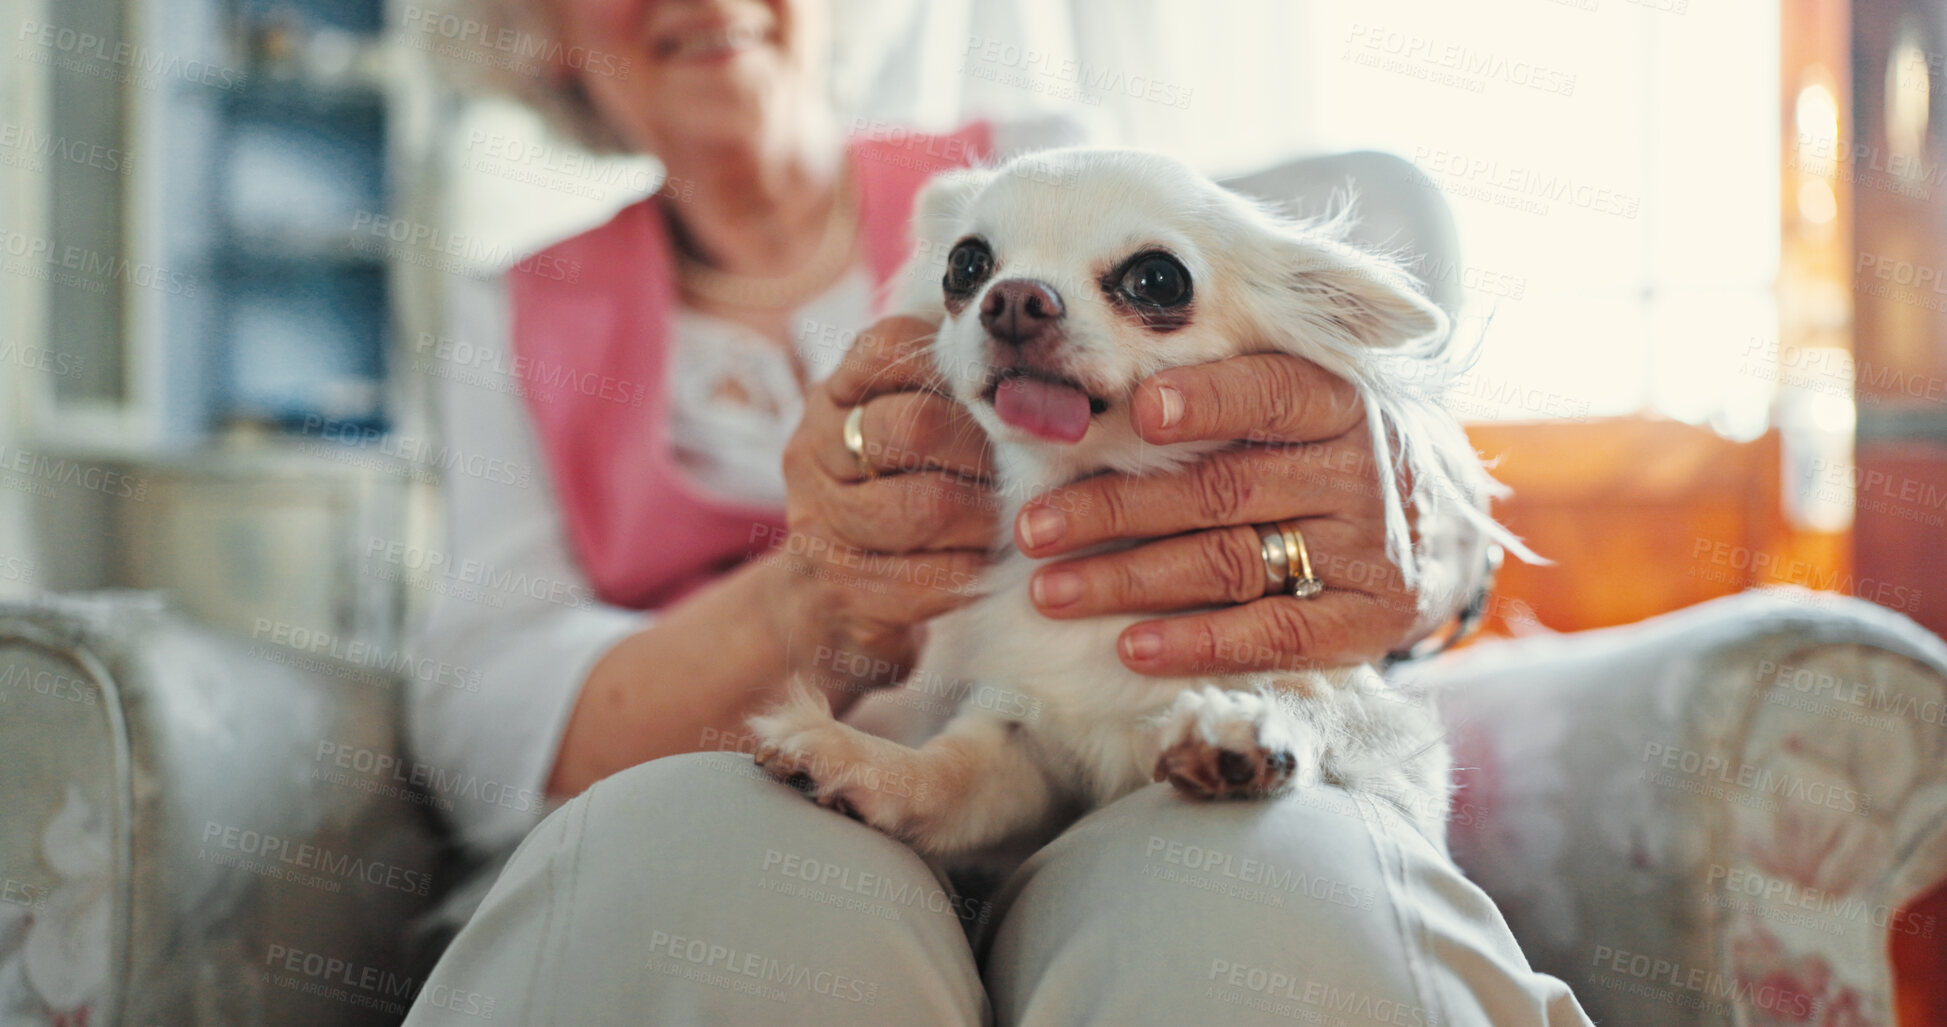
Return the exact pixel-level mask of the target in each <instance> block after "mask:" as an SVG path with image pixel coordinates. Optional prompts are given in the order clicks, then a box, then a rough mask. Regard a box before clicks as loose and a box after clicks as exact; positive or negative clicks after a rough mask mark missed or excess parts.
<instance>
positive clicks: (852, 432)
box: [845, 403, 879, 478]
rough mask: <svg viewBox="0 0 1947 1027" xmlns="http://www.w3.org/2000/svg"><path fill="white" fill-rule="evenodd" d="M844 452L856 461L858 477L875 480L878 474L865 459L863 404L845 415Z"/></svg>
mask: <svg viewBox="0 0 1947 1027" xmlns="http://www.w3.org/2000/svg"><path fill="white" fill-rule="evenodd" d="M845 451H846V452H847V453H850V454H852V459H853V460H856V461H858V465H859V477H861V478H875V477H878V474H879V472H878V471H876V470H874V469H873V467H872V461H870V460H867V459H866V458H865V404H863V403H860V404H859V405H858V406H855V407H853V408H852V412H851V413H849V414H846V415H845Z"/></svg>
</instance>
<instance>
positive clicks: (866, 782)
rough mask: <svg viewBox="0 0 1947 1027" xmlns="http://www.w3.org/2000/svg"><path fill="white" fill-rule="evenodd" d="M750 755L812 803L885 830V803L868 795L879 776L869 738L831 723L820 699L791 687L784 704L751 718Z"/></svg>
mask: <svg viewBox="0 0 1947 1027" xmlns="http://www.w3.org/2000/svg"><path fill="white" fill-rule="evenodd" d="M750 727H751V730H752V731H753V732H755V733H756V735H757V749H756V751H755V752H754V754H753V755H754V757H755V759H756V761H757V765H758V766H759V767H761V768H762V769H763V770H764V772H765V773H766V774H769V775H770V776H771V777H772V778H774V779H776V780H778V781H782V782H784V783H785V784H788V785H790V786H791V787H793V788H796V789H797V790H798V791H800V792H803V793H804V794H805V795H806V796H808V797H809V798H810V799H811V800H812V801H813V802H816V803H817V804H818V805H820V806H824V807H827V808H829V809H833V810H837V811H838V812H840V813H843V814H845V815H846V816H848V817H851V818H852V819H853V820H860V821H864V822H866V823H868V824H871V825H872V826H873V827H877V828H879V829H880V830H884V831H888V832H890V830H891V828H892V826H893V825H891V824H889V823H884V822H882V821H884V820H885V819H886V817H885V816H884V814H886V813H889V812H890V811H886V810H882V809H881V807H882V806H884V805H885V804H884V803H883V802H882V801H875V800H876V799H877V797H876V796H874V795H873V794H872V793H873V791H874V789H873V787H872V786H873V785H874V784H875V783H876V782H877V781H878V779H879V778H880V777H881V776H882V775H881V774H879V773H878V772H876V771H875V770H874V769H873V768H872V764H871V756H872V754H871V752H870V751H869V750H870V748H871V745H870V741H871V739H870V736H868V735H865V734H864V733H862V732H860V731H859V730H858V729H857V728H852V727H848V726H846V725H844V724H841V723H839V722H838V721H837V720H835V719H833V717H832V714H831V708H830V707H828V706H827V705H825V702H824V700H823V698H822V697H821V696H819V695H817V694H815V693H813V692H811V691H809V690H807V689H803V688H793V689H792V691H791V695H790V698H788V699H786V700H785V703H784V705H782V706H779V707H778V708H777V709H774V710H772V711H771V712H769V713H766V714H763V715H761V716H757V717H752V718H751V720H750Z"/></svg>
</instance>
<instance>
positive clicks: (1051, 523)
mask: <svg viewBox="0 0 1947 1027" xmlns="http://www.w3.org/2000/svg"><path fill="white" fill-rule="evenodd" d="M1130 417H1131V418H1132V420H1133V422H1134V427H1135V430H1136V432H1137V433H1138V434H1139V435H1140V436H1141V437H1142V438H1143V439H1145V440H1147V441H1149V442H1152V443H1157V444H1163V443H1172V442H1187V441H1192V440H1225V441H1229V440H1242V441H1247V442H1252V443H1255V444H1252V445H1245V446H1238V447H1233V448H1231V449H1228V450H1225V451H1223V452H1220V453H1216V454H1214V455H1212V456H1210V457H1207V458H1205V459H1203V460H1201V461H1199V462H1197V463H1196V464H1194V465H1192V466H1190V467H1188V468H1185V469H1184V470H1183V471H1181V472H1178V473H1176V474H1171V475H1154V476H1149V477H1141V478H1137V477H1130V476H1128V475H1121V474H1105V475H1100V476H1098V477H1094V478H1089V479H1085V480H1083V481H1080V482H1077V483H1075V484H1073V485H1070V486H1068V487H1066V488H1062V489H1057V490H1055V491H1053V492H1051V493H1050V494H1049V495H1047V496H1044V497H1040V498H1038V499H1037V500H1035V501H1033V502H1030V503H1028V504H1027V505H1026V506H1024V507H1023V508H1022V510H1021V513H1020V515H1019V517H1018V518H1017V519H1016V520H1015V523H1014V537H1015V542H1016V543H1017V544H1018V545H1019V546H1020V547H1021V550H1022V552H1024V553H1027V554H1028V555H1030V556H1035V557H1058V556H1060V555H1062V554H1064V553H1068V552H1072V551H1074V550H1077V549H1081V548H1083V547H1086V546H1090V545H1093V544H1095V543H1099V542H1103V541H1107V540H1111V539H1144V540H1148V541H1145V542H1143V543H1142V544H1140V545H1136V546H1134V547H1131V548H1129V549H1126V550H1122V551H1119V552H1115V553H1110V554H1105V555H1099V556H1090V557H1085V558H1082V559H1074V560H1063V561H1059V562H1054V563H1050V564H1049V565H1048V566H1045V567H1043V568H1041V569H1040V570H1039V571H1038V572H1037V573H1036V575H1035V578H1034V579H1033V582H1032V586H1031V587H1032V595H1033V598H1034V602H1035V605H1036V606H1037V607H1038V608H1039V609H1040V610H1041V612H1042V613H1043V614H1045V615H1047V616H1049V617H1054V618H1071V617H1087V616H1094V615H1099V614H1106V613H1118V612H1126V613H1158V614H1167V613H1181V612H1182V611H1189V610H1199V609H1200V608H1201V611H1202V612H1194V613H1188V614H1184V615H1181V616H1175V617H1164V618H1158V619H1152V620H1145V621H1143V622H1141V623H1138V624H1135V625H1132V626H1131V627H1130V628H1128V629H1127V630H1125V631H1124V632H1123V633H1122V637H1121V639H1120V640H1119V643H1118V648H1119V652H1120V655H1121V657H1122V661H1123V663H1124V664H1126V665H1127V666H1128V667H1129V668H1130V669H1132V670H1136V671H1140V672H1142V673H1146V674H1158V675H1180V674H1206V673H1229V672H1238V671H1250V670H1268V669H1273V668H1294V667H1301V666H1336V665H1343V664H1350V663H1360V662H1367V661H1371V660H1376V659H1378V658H1379V657H1381V656H1383V655H1385V654H1386V653H1387V652H1389V651H1392V650H1394V649H1398V648H1401V647H1402V646H1403V644H1404V643H1406V642H1407V641H1409V640H1410V639H1411V638H1412V637H1414V636H1415V635H1416V634H1417V633H1421V632H1423V631H1424V630H1425V628H1426V627H1428V626H1429V625H1427V624H1425V623H1424V622H1425V620H1426V618H1425V617H1423V616H1422V614H1421V612H1420V611H1419V609H1418V605H1417V604H1418V600H1419V596H1417V595H1416V594H1415V592H1414V590H1412V589H1409V588H1407V587H1406V585H1405V583H1404V580H1403V578H1402V576H1401V574H1400V572H1399V569H1398V568H1397V567H1396V566H1395V565H1394V564H1393V563H1392V561H1391V560H1389V559H1388V558H1387V556H1386V522H1385V502H1384V499H1383V496H1382V494H1381V492H1380V487H1379V472H1378V467H1377V466H1376V465H1375V464H1374V462H1373V454H1372V441H1371V437H1370V434H1369V432H1368V429H1367V427H1366V419H1365V411H1364V409H1363V407H1362V406H1361V404H1360V403H1359V402H1358V396H1357V393H1356V391H1355V390H1354V389H1353V387H1352V386H1351V385H1350V384H1348V383H1346V382H1345V381H1342V380H1340V379H1338V378H1336V377H1334V376H1332V375H1331V374H1329V373H1327V372H1326V371H1325V370H1324V369H1323V368H1320V367H1319V366H1318V365H1316V364H1313V363H1311V362H1310V361H1306V360H1302V359H1299V358H1297V357H1292V356H1286V355H1282V354H1259V355H1251V356H1242V357H1234V358H1232V359H1229V360H1223V361H1218V362H1215V363H1211V364H1204V365H1200V366H1195V367H1179V368H1173V369H1171V370H1168V371H1163V372H1160V373H1158V374H1156V375H1154V376H1152V377H1151V378H1149V379H1148V380H1147V381H1145V382H1143V383H1142V384H1141V385H1140V386H1138V388H1137V390H1136V392H1135V395H1134V398H1133V401H1132V403H1131V409H1130ZM1408 513H1409V517H1410V515H1411V511H1410V509H1409V511H1408ZM1292 518H1296V519H1297V520H1298V525H1299V528H1300V529H1301V530H1302V531H1303V533H1304V536H1305V541H1306V544H1307V548H1308V549H1309V550H1310V553H1311V560H1312V568H1313V572H1314V573H1315V574H1316V575H1317V576H1318V577H1319V578H1320V579H1321V580H1323V581H1324V583H1325V591H1324V592H1323V593H1321V594H1320V595H1318V596H1316V597H1314V598H1311V599H1295V598H1292V597H1290V596H1286V595H1273V596H1265V594H1264V591H1265V567H1264V559H1263V557H1262V555H1261V553H1260V549H1259V541H1258V535H1257V532H1256V531H1255V530H1254V529H1253V528H1252V525H1254V524H1262V523H1268V522H1272V521H1281V520H1287V519H1292ZM1295 574H1296V571H1295V569H1294V576H1295ZM1452 605H1454V606H1455V607H1457V606H1458V603H1454V604H1452ZM1211 607H1215V608H1216V609H1209V608H1211ZM1442 614H1443V615H1444V611H1442ZM1439 619H1442V618H1441V617H1436V618H1434V623H1438V620H1439Z"/></svg>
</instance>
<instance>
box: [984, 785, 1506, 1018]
mask: <svg viewBox="0 0 1947 1027" xmlns="http://www.w3.org/2000/svg"><path fill="white" fill-rule="evenodd" d="M1436 861H1437V862H1438V863H1439V864H1441V865H1445V860H1444V857H1441V856H1440V854H1439V851H1438V850H1437V849H1436V848H1435V847H1434V846H1432V845H1431V844H1430V843H1428V842H1427V841H1426V840H1425V839H1424V838H1421V837H1419V836H1418V835H1417V834H1415V833H1413V830H1412V828H1411V827H1410V826H1408V825H1407V823H1406V821H1405V820H1404V818H1399V817H1389V816H1388V815H1387V814H1385V813H1383V812H1380V811H1377V810H1375V809H1374V808H1373V807H1372V805H1371V804H1370V803H1367V802H1364V801H1362V800H1358V799H1355V798H1354V797H1352V796H1350V795H1348V794H1347V793H1345V792H1343V791H1340V790H1338V789H1311V790H1306V791H1302V792H1299V793H1295V794H1293V795H1290V796H1286V797H1284V798H1281V799H1277V800H1271V801H1265V802H1225V803H1202V802H1194V801H1191V800H1187V799H1184V798H1182V797H1181V796H1178V795H1177V794H1175V793H1174V791H1173V790H1171V789H1169V788H1167V787H1166V786H1160V785H1159V786H1155V787H1151V788H1146V789H1143V790H1142V791H1140V792H1137V793H1136V794H1134V795H1131V796H1129V797H1127V798H1124V799H1122V800H1120V801H1118V802H1116V803H1113V804H1111V805H1110V806H1108V807H1105V808H1103V809H1100V810H1097V811H1096V812H1094V813H1093V814H1091V815H1090V816H1088V817H1086V818H1084V819H1083V820H1082V821H1081V822H1080V823H1078V824H1077V825H1075V827H1073V828H1071V829H1070V830H1069V831H1068V832H1066V833H1065V834H1063V835H1062V836H1061V837H1060V838H1058V839H1057V840H1056V841H1055V842H1054V843H1053V844H1051V845H1049V846H1048V847H1047V848H1046V849H1044V850H1043V851H1042V852H1040V853H1038V854H1037V855H1036V856H1035V857H1034V858H1033V859H1031V860H1030V861H1029V862H1028V864H1027V865H1026V866H1024V867H1023V868H1022V870H1021V872H1020V873H1018V874H1017V875H1016V876H1015V878H1014V879H1013V880H1012V881H1010V882H1009V884H1008V886H1007V888H1006V889H1005V890H1004V892H1003V894H1002V896H1001V900H1000V901H1001V916H1002V919H1001V924H1000V927H999V929H998V930H996V932H995V933H994V936H993V940H992V944H991V946H989V948H988V952H987V968H988V982H989V985H990V989H991V991H992V994H993V998H994V1003H995V1008H996V1011H997V1013H999V1014H1000V1022H1002V1023H1057V1022H1073V1023H1109V1022H1113V1016H1112V1015H1111V1012H1114V1011H1118V1010H1119V1011H1120V1012H1122V1013H1127V1014H1130V1015H1137V1014H1140V1013H1142V1012H1144V1011H1147V1012H1149V1013H1155V1012H1158V1011H1162V1012H1166V1013H1167V1015H1168V1016H1169V1017H1172V1018H1175V1019H1179V1020H1189V1019H1192V1018H1200V1019H1204V1020H1215V1021H1221V1022H1254V1019H1253V1018H1254V1016H1255V1015H1262V1016H1264V1017H1265V1018H1266V1019H1267V1021H1275V1020H1278V1019H1281V1018H1283V1017H1285V1016H1289V1015H1293V1014H1301V1013H1304V1012H1307V1011H1311V1012H1319V1013H1330V1012H1332V1009H1331V1007H1332V1006H1333V1005H1334V1004H1343V1003H1346V1002H1352V1003H1355V1004H1360V1005H1363V1006H1365V1007H1370V1008H1384V1009H1387V1010H1392V1011H1395V1012H1398V1013H1399V1014H1400V1015H1401V1016H1403V1017H1405V1019H1402V1020H1400V1021H1398V1022H1407V1023H1410V1022H1414V1021H1413V1020H1412V1016H1414V1015H1420V1016H1421V1017H1422V1019H1421V1021H1419V1022H1432V1019H1431V1017H1432V1016H1433V1011H1432V1010H1430V1009H1428V1008H1427V1006H1428V1005H1429V1003H1430V999H1429V998H1428V997H1427V996H1426V995H1425V994H1424V992H1423V987H1422V985H1423V979H1422V978H1423V975H1422V974H1421V973H1420V972H1419V970H1418V967H1419V964H1420V963H1421V962H1422V961H1423V958H1424V953H1423V951H1422V945H1421V941H1422V939H1420V938H1418V937H1416V936H1414V933H1413V931H1412V930H1411V929H1410V925H1409V920H1410V917H1403V916H1402V909H1401V906H1402V904H1403V903H1408V902H1412V901H1415V900H1414V899H1413V897H1412V896H1410V895H1409V894H1407V891H1408V889H1406V888H1405V887H1404V884H1403V882H1404V881H1405V879H1406V876H1407V875H1405V871H1406V870H1407V868H1408V865H1409V864H1411V865H1413V866H1414V867H1416V868H1417V871H1418V872H1419V873H1421V874H1424V872H1425V871H1426V870H1427V869H1428V868H1430V867H1433V866H1434V864H1435V862H1436ZM1453 876H1454V877H1455V878H1456V879H1457V878H1458V874H1457V872H1455V873H1454V875H1453ZM1461 883H1462V884H1463V885H1464V883H1465V882H1464V881H1463V882H1461ZM1496 919H1497V922H1498V918H1496ZM1055 966H1062V967H1064V968H1065V969H1064V971H1063V972H1062V973H1061V974H1060V975H1059V977H1057V975H1055V974H1054V973H1052V972H1050V969H1049V968H1052V967H1055ZM1100 1010H1109V1011H1111V1012H1098V1011H1100ZM1254 1010H1255V1011H1256V1012H1255V1014H1254V1013H1253V1012H1252V1011H1254ZM1339 1015H1342V1013H1341V1014H1339ZM1076 1017H1080V1019H1076ZM1353 1021H1354V1022H1358V1021H1357V1018H1353ZM1382 1022H1384V1021H1382Z"/></svg>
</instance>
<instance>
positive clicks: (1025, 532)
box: [1016, 506, 1068, 549]
mask: <svg viewBox="0 0 1947 1027" xmlns="http://www.w3.org/2000/svg"><path fill="white" fill-rule="evenodd" d="M1016 529H1017V530H1018V531H1020V533H1021V541H1022V542H1023V543H1025V544H1026V547H1027V548H1028V549H1039V548H1041V547H1042V546H1045V545H1049V544H1051V543H1055V542H1059V541H1061V537H1062V536H1063V535H1066V534H1068V518H1066V517H1063V516H1062V515H1061V514H1060V513H1059V512H1057V511H1054V510H1050V509H1048V508H1047V507H1045V506H1037V507H1031V508H1029V509H1028V510H1026V511H1023V512H1022V514H1021V519H1020V521H1019V522H1018V523H1017V525H1016Z"/></svg>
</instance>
